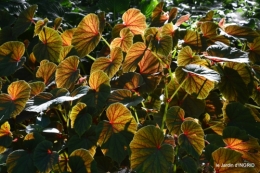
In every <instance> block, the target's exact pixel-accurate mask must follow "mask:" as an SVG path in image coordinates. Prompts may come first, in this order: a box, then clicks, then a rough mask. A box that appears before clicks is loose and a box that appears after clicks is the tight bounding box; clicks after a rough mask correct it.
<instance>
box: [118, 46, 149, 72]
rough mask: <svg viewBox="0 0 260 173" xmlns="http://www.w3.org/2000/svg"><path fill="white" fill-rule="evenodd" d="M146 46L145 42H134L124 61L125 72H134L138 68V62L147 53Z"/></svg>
mask: <svg viewBox="0 0 260 173" xmlns="http://www.w3.org/2000/svg"><path fill="white" fill-rule="evenodd" d="M145 50H146V46H145V44H144V43H143V42H137V43H135V44H133V45H132V46H131V47H130V49H129V50H128V52H127V55H126V57H125V60H124V63H123V66H122V68H123V71H124V72H133V71H135V70H136V67H137V64H138V63H139V61H141V59H142V57H143V56H144V54H145Z"/></svg>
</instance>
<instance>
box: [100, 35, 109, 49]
mask: <svg viewBox="0 0 260 173" xmlns="http://www.w3.org/2000/svg"><path fill="white" fill-rule="evenodd" d="M101 39H102V40H103V41H104V42H105V43H106V45H107V46H108V47H110V44H109V43H108V42H107V40H106V39H105V38H104V37H103V36H102V35H101Z"/></svg>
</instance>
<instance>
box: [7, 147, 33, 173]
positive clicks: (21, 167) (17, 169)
mask: <svg viewBox="0 0 260 173" xmlns="http://www.w3.org/2000/svg"><path fill="white" fill-rule="evenodd" d="M6 166H7V171H8V172H9V173H25V172H30V173H37V168H36V167H35V166H34V162H33V153H31V152H28V151H25V150H15V151H13V152H12V153H10V154H9V155H8V157H7V160H6Z"/></svg>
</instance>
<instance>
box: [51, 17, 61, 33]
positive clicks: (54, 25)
mask: <svg viewBox="0 0 260 173" xmlns="http://www.w3.org/2000/svg"><path fill="white" fill-rule="evenodd" d="M61 22H62V17H57V18H56V19H55V20H54V22H53V29H55V30H58V29H59V27H60V24H61Z"/></svg>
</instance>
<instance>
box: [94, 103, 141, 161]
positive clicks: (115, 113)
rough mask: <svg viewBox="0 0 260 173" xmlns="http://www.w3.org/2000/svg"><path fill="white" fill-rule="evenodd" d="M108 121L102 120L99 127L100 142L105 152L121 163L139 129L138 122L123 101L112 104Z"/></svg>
mask: <svg viewBox="0 0 260 173" xmlns="http://www.w3.org/2000/svg"><path fill="white" fill-rule="evenodd" d="M106 114H107V118H108V121H104V120H103V121H101V122H99V124H98V127H97V134H98V136H99V139H98V144H99V145H101V148H102V149H104V150H103V153H104V154H105V155H106V156H109V157H111V158H112V159H113V160H114V161H116V162H117V163H121V162H122V161H123V160H124V158H125V157H126V155H127V154H128V150H129V148H128V147H129V143H130V141H131V140H132V137H133V134H134V133H135V131H136V130H137V123H136V121H135V119H134V117H133V116H132V114H131V112H130V111H129V110H128V109H127V108H126V107H125V106H124V105H123V104H121V103H114V104H111V105H110V106H109V107H108V108H107V111H106Z"/></svg>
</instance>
